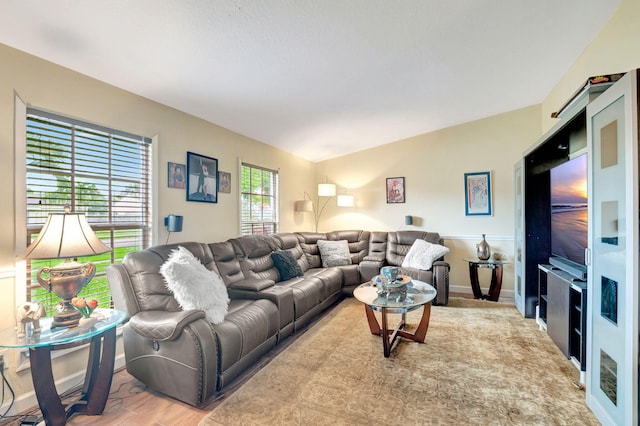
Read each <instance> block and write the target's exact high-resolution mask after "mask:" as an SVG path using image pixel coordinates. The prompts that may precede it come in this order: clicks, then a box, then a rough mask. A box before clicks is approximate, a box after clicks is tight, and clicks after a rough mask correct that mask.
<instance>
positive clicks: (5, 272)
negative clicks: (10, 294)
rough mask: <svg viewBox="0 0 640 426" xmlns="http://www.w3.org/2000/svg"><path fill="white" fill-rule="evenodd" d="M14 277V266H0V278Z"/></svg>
mask: <svg viewBox="0 0 640 426" xmlns="http://www.w3.org/2000/svg"><path fill="white" fill-rule="evenodd" d="M15 277H16V268H0V280H7V279H9V278H15Z"/></svg>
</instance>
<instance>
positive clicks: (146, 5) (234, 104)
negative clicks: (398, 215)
mask: <svg viewBox="0 0 640 426" xmlns="http://www.w3.org/2000/svg"><path fill="white" fill-rule="evenodd" d="M620 2H621V0H560V1H559V0H535V1H531V0H455V1H442V0H269V1H262V0H108V1H107V0H93V1H88V0H48V1H36V0H10V1H3V2H2V3H1V4H0V43H3V44H6V45H8V46H12V47H14V48H17V49H19V50H22V51H25V52H28V53H30V54H33V55H35V56H38V57H41V58H44V59H46V60H49V61H51V62H54V63H57V64H59V65H62V66H64V67H67V68H70V69H72V70H75V71H78V72H80V73H83V74H86V75H88V76H90V77H93V78H96V79H98V80H101V81H104V82H107V83H110V84H112V85H114V86H117V87H120V88H123V89H125V90H128V91H130V92H133V93H136V94H138V95H141V96H144V97H145V98H148V99H151V100H154V101H157V102H160V103H162V104H165V105H168V106H170V107H173V108H176V109H178V110H181V111H184V112H186V113H189V114H192V115H194V116H197V117H200V118H202V119H205V120H207V121H210V122H212V123H215V124H217V125H220V126H222V127H225V128H227V129H230V130H232V131H234V132H237V133H240V134H243V135H245V136H248V137H251V138H253V139H256V140H259V141H261V142H264V143H267V144H270V145H273V146H276V147H279V148H281V149H283V150H285V151H288V152H290V153H293V154H295V155H298V156H300V157H302V158H305V159H308V160H310V161H321V160H324V159H329V158H333V157H336V156H340V155H343V154H346V153H350V152H355V151H359V150H362V149H366V148H370V147H373V146H377V145H381V144H386V143H389V142H393V141H397V140H400V139H403V138H407V137H411V136H415V135H418V134H423V133H427V132H431V131H434V130H437V129H441V128H445V127H449V126H452V125H456V124H460V123H464V122H468V121H471V120H475V119H480V118H484V117H488V116H491V115H494V114H498V113H501V112H506V111H511V110H514V109H518V108H522V107H526V106H529V105H533V104H538V103H540V102H542V100H543V99H544V98H545V97H546V96H547V95H548V94H549V92H550V91H551V89H552V88H553V86H554V85H555V84H556V83H557V82H558V81H559V80H560V79H561V77H562V76H563V75H564V74H565V73H566V72H567V71H568V69H569V67H570V66H571V65H572V64H573V63H574V62H575V61H576V60H577V59H578V57H579V56H580V54H581V53H582V52H583V51H584V49H585V48H586V47H587V46H588V44H589V43H590V42H591V41H592V40H593V39H594V37H595V36H596V34H597V33H598V32H599V31H600V30H601V29H602V27H603V26H604V24H605V23H606V22H607V20H608V19H609V18H610V17H611V15H612V14H613V13H614V11H615V10H616V8H617V7H618V6H619V4H620ZM587 77H589V76H585V79H586V78H587Z"/></svg>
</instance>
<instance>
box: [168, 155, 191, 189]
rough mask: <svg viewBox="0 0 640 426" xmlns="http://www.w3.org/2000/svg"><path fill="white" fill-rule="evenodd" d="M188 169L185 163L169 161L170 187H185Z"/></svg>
mask: <svg viewBox="0 0 640 426" xmlns="http://www.w3.org/2000/svg"><path fill="white" fill-rule="evenodd" d="M186 170H187V167H186V166H185V165H184V164H179V163H172V162H171V161H169V162H168V163H167V186H168V187H169V188H179V189H184V188H185V179H186V178H187V173H186Z"/></svg>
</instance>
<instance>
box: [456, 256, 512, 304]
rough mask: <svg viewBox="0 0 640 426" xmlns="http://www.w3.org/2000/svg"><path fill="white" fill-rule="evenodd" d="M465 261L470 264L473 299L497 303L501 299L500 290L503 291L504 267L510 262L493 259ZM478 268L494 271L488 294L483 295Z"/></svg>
mask: <svg viewBox="0 0 640 426" xmlns="http://www.w3.org/2000/svg"><path fill="white" fill-rule="evenodd" d="M464 261H465V262H468V263H469V279H470V281H471V289H472V290H473V297H475V298H476V299H486V300H490V301H492V302H497V301H498V299H499V298H500V290H501V289H502V265H506V264H508V263H509V262H506V261H504V260H492V259H490V260H480V259H464ZM478 268H491V270H492V271H491V285H490V286H489V293H488V294H482V289H481V288H480V281H479V280H478Z"/></svg>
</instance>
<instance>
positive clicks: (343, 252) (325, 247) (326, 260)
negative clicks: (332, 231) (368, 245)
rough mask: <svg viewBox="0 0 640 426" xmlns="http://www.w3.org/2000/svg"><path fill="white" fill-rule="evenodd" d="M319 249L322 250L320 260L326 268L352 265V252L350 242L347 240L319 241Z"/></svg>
mask: <svg viewBox="0 0 640 426" xmlns="http://www.w3.org/2000/svg"><path fill="white" fill-rule="evenodd" d="M318 249H319V250H320V258H321V259H322V266H323V267H324V268H328V267H329V266H343V265H351V252H350V251H349V242H348V241H347V240H340V241H326V240H318Z"/></svg>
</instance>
